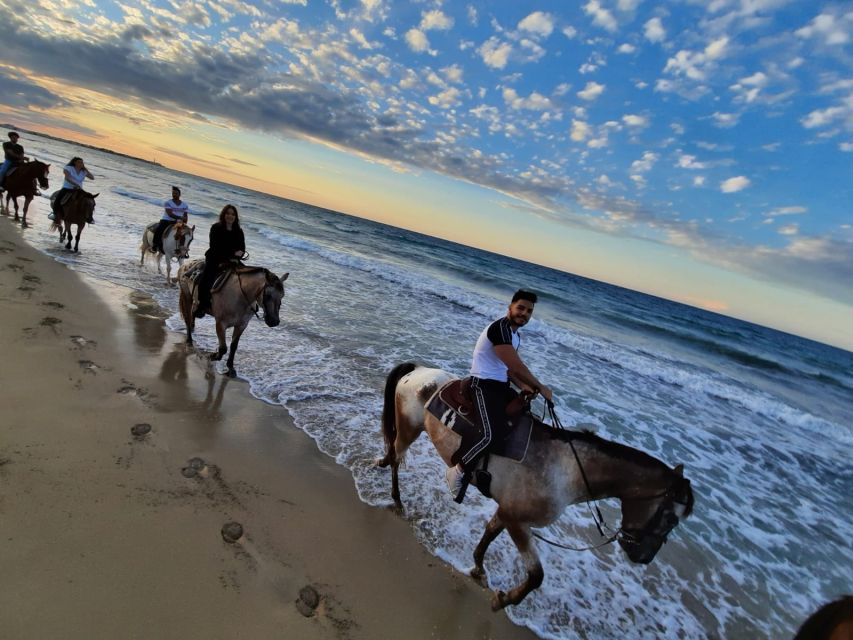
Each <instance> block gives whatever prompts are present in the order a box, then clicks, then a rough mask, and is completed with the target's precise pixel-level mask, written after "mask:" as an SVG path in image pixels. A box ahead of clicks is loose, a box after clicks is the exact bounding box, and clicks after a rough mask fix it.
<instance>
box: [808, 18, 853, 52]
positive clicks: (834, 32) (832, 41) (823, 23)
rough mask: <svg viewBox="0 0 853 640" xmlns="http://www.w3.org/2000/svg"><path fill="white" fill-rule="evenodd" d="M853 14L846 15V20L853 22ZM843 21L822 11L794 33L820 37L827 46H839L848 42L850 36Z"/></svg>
mask: <svg viewBox="0 0 853 640" xmlns="http://www.w3.org/2000/svg"><path fill="white" fill-rule="evenodd" d="M851 17H853V16H851V14H847V15H846V16H844V19H845V21H847V22H848V23H849V22H851ZM840 22H841V21H839V20H836V17H835V16H834V15H833V14H831V13H821V14H818V15H817V16H815V17H814V18H813V19H812V20H811V22H809V23H808V25H806V26H805V27H802V28H800V29H797V30H796V31H795V32H794V33H795V34H796V35H798V36H799V37H800V38H804V39H805V38H820V39H821V40H822V42H823V44H825V45H826V46H829V47H832V46H838V45H843V44H847V42H848V40H850V36H849V35H848V34H847V32H846V31H845V29H844V25H842V24H841V23H840Z"/></svg>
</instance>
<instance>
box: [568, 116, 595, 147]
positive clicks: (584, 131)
mask: <svg viewBox="0 0 853 640" xmlns="http://www.w3.org/2000/svg"><path fill="white" fill-rule="evenodd" d="M591 134H592V129H591V128H590V126H589V124H587V123H586V122H584V121H583V120H572V129H571V133H570V137H571V139H572V140H574V141H575V142H583V141H584V140H586V139H587V138H588V137H589V136H590V135H591Z"/></svg>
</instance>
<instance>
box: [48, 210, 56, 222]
mask: <svg viewBox="0 0 853 640" xmlns="http://www.w3.org/2000/svg"><path fill="white" fill-rule="evenodd" d="M47 219H48V220H56V214H55V213H54V212H53V211H51V212H50V213H48V214H47Z"/></svg>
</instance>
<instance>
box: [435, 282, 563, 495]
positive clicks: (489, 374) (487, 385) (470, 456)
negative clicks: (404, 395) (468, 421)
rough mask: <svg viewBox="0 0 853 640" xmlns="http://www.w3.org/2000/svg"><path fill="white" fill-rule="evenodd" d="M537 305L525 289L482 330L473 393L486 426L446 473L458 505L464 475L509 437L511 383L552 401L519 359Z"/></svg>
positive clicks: (474, 363) (474, 365) (475, 358)
mask: <svg viewBox="0 0 853 640" xmlns="http://www.w3.org/2000/svg"><path fill="white" fill-rule="evenodd" d="M535 304H536V294H535V293H533V292H531V291H525V290H523V289H519V290H518V291H516V292H515V294H514V295H513V296H512V302H511V303H510V305H509V309H508V310H507V314H506V316H504V317H503V318H501V319H499V320H495V321H494V322H492V323H491V324H490V325H489V326H488V327H486V328H485V329H483V332H482V333H481V334H480V337H479V338H478V339H477V344H476V345H475V346H474V356H473V358H472V361H471V391H472V393H473V395H474V406H475V408H476V411H477V414H478V416H479V417H480V420H481V422H482V425H483V437H482V439H481V440H480V441H479V442H477V443H476V444H474V446H473V447H471V448H470V449H468V451H465V452H464V453H463V454H462V457H461V460H459V463H458V464H456V465H453V466H451V467H449V468H448V469H447V473H446V474H445V475H446V478H447V485H448V486H449V487H450V491H451V493H453V496H454V498H456V499H457V501H460V502H461V498H462V496H463V495H464V492H462V491H461V490H462V488H463V486H465V483H464V478H465V475H466V474H467V473H470V472H471V470H472V469H473V468H474V467H475V465H476V463H477V458H479V456H480V455H481V454H482V453H483V452H484V451H485V450H486V449H487V448H488V446H489V444H491V442H492V440H493V439H495V438H502V437H503V436H505V435H506V433H507V416H506V406H507V404H508V403H509V402H510V400H512V399H513V398H514V397H515V392H514V391H513V390H512V388H511V387H510V386H509V383H510V382H512V383H514V384H515V385H516V386H517V387H518V388H519V389H521V391H522V392H523V393H527V394H530V395H531V396H534V395H536V394H537V393H541V394H542V396H543V397H544V398H545V399H546V400H548V401H549V402H550V401H551V389H549V388H548V387H547V386H545V385H544V384H542V383H541V382H539V380H538V379H537V378H536V376H534V375H533V374H532V373H531V372H530V369H528V368H527V365H525V364H524V362H522V360H521V357H520V356H519V355H518V347H519V345H520V344H521V337H520V336H519V335H518V330H519V329H520V328H521V327H523V326H524V325H526V324H527V323H528V321H529V320H530V318H531V316H532V315H533V306H534V305H535Z"/></svg>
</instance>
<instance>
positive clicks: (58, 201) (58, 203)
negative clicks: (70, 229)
mask: <svg viewBox="0 0 853 640" xmlns="http://www.w3.org/2000/svg"><path fill="white" fill-rule="evenodd" d="M71 191H74V189H66V188H64V187H63V188H62V189H60V190H59V193H57V194H56V198H54V200H53V212H54V213H55V214H57V215H59V214H60V213H61V212H62V199H63V198H64V197H65V194H67V193H70V192H71Z"/></svg>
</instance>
